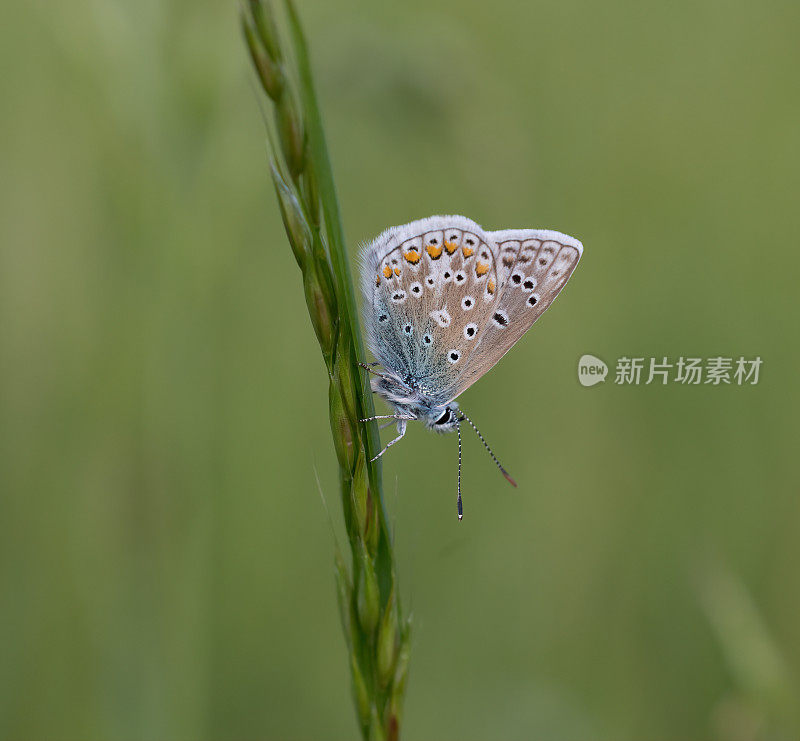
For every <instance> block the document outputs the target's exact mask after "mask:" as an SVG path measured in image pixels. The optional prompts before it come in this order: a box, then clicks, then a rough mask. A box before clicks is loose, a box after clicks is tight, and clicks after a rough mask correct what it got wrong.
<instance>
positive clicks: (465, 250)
mask: <svg viewBox="0 0 800 741" xmlns="http://www.w3.org/2000/svg"><path fill="white" fill-rule="evenodd" d="M461 252H463V253H464V257H472V255H473V253H474V252H475V250H473V249H472V247H462V248H461Z"/></svg>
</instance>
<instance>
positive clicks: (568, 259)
mask: <svg viewBox="0 0 800 741" xmlns="http://www.w3.org/2000/svg"><path fill="white" fill-rule="evenodd" d="M486 235H487V241H488V242H489V243H490V244H493V245H495V247H494V249H495V255H496V262H497V264H498V283H499V301H498V303H497V307H496V309H494V310H493V311H492V313H491V315H490V316H489V317H488V318H487V321H486V323H485V324H484V325H483V327H482V331H481V334H480V336H479V338H478V341H477V342H476V345H475V348H474V349H473V350H472V352H471V353H470V355H469V356H468V357H467V362H466V363H465V365H464V367H463V370H462V372H461V373H460V374H459V376H458V378H457V379H456V382H455V384H454V386H453V387H452V388H451V389H448V391H449V392H450V393H451V394H452V396H451V398H455V397H457V396H459V395H460V394H462V393H463V392H464V391H466V390H467V389H468V388H469V387H470V386H471V385H472V384H473V383H475V381H477V380H478V379H479V378H480V377H481V376H483V375H484V374H485V373H486V372H487V371H489V370H490V369H491V368H492V367H493V366H494V365H495V364H496V363H497V361H499V360H500V358H502V357H503V355H505V354H506V353H507V352H508V351H509V350H510V349H511V347H512V346H513V345H514V344H515V343H516V342H517V341H518V340H519V339H520V337H522V335H524V334H525V332H527V331H528V330H529V329H530V328H531V327H532V326H533V323H534V322H535V321H536V320H537V319H538V318H539V317H540V316H541V315H542V314H543V313H544V312H545V311H546V310H547V308H548V307H549V306H550V305H551V304H552V303H553V301H554V300H555V298H556V296H558V294H559V293H560V292H561V290H562V289H563V288H564V285H565V284H566V282H567V281H568V280H569V278H570V276H571V275H572V273H573V271H574V270H575V268H576V266H577V265H578V260H580V258H581V255H582V254H583V245H582V244H581V243H580V242H579V241H578V240H577V239H574V238H573V237H569V236H567V235H566V234H561V233H560V232H554V231H549V230H545V229H511V230H505V231H498V232H487V233H486Z"/></svg>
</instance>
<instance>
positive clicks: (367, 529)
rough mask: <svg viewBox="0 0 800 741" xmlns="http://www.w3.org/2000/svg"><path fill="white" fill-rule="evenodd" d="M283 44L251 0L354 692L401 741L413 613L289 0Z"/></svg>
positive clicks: (383, 729) (372, 732) (253, 54)
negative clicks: (339, 535)
mask: <svg viewBox="0 0 800 741" xmlns="http://www.w3.org/2000/svg"><path fill="white" fill-rule="evenodd" d="M285 5H286V11H287V20H288V28H289V35H288V38H289V40H290V43H289V51H290V53H289V54H285V53H284V49H283V46H282V39H281V37H280V34H279V32H278V24H277V23H276V18H275V13H274V7H273V6H272V4H271V3H270V2H268V0H249V2H247V3H246V5H245V6H244V7H243V8H242V11H241V23H242V30H243V33H244V39H245V42H246V45H247V48H248V51H249V53H250V58H251V60H252V63H253V66H254V68H255V70H256V74H257V76H258V80H259V82H260V84H261V88H262V89H263V91H264V93H265V95H266V97H267V100H268V101H269V103H270V105H271V107H272V111H273V113H274V125H273V127H272V129H273V130H270V128H269V126H268V133H269V140H270V146H271V152H272V162H271V168H270V170H271V174H272V179H273V183H274V185H275V193H276V196H277V199H278V204H279V207H280V211H281V216H282V218H283V224H284V227H285V230H286V235H287V238H288V240H289V245H290V247H291V249H292V252H293V253H294V256H295V259H296V260H297V264H298V266H299V268H300V271H301V274H302V280H303V291H304V294H305V299H306V305H307V307H308V313H309V316H310V318H311V324H312V326H313V328H314V333H315V334H316V337H317V341H318V342H319V345H320V349H321V351H322V357H323V359H324V361H325V366H326V369H327V372H328V378H329V386H328V398H329V410H330V422H331V431H332V434H333V444H334V449H335V451H336V457H337V460H338V464H339V481H340V487H341V501H342V511H343V515H344V523H345V527H346V530H347V537H348V541H349V544H350V559H349V564H348V562H347V559H345V558H344V557H343V556H342V554H341V553H339V552H338V551H337V552H336V554H335V576H336V586H337V594H338V598H339V607H340V612H341V619H342V626H343V629H344V634H345V640H346V643H347V648H348V652H349V658H350V673H351V678H352V688H353V700H354V703H355V707H356V713H357V717H358V723H359V726H360V728H361V733H362V737H363V738H364V739H370V740H372V739H376V740H377V739H386V741H396V739H398V738H399V733H400V718H401V713H402V705H403V697H404V694H405V688H406V679H407V671H408V658H409V649H410V622H409V620H408V619H406V618H404V617H403V614H402V611H401V608H400V601H399V597H398V589H397V584H396V581H397V577H396V569H395V557H394V549H393V544H392V539H391V534H390V532H389V527H388V524H387V517H386V510H385V507H384V500H383V492H382V488H381V474H380V465H379V463H377V462H376V463H371V462H370V459H371V458H372V457H373V456H374V455H375V454H376V453H377V452H378V450H379V445H380V440H379V436H378V430H377V425H376V424H375V422H368V423H363V422H360V421H359V420H360V419H364V418H367V417H371V416H373V414H374V409H373V403H372V393H371V390H370V386H369V379H368V377H367V374H366V372H365V371H364V370H363V369H362V368H361V367H359V365H358V363H359V361H361V360H364V359H365V354H364V347H363V343H362V335H361V331H360V327H359V319H358V307H357V305H356V298H355V290H354V288H353V280H352V274H351V271H350V261H349V257H348V253H347V247H346V244H345V239H344V230H343V228H342V222H341V217H340V212H339V202H338V198H337V195H336V188H335V184H334V179H333V172H332V170H331V165H330V158H329V156H328V150H327V145H326V142H325V134H324V129H323V125H322V117H321V115H320V111H319V106H318V104H317V99H316V95H315V92H314V84H313V78H312V73H311V65H310V60H309V52H308V45H307V42H306V38H305V36H304V33H303V29H302V26H301V24H300V20H299V18H298V15H297V11H296V9H295V7H294V4H293V3H292V2H291V0H285Z"/></svg>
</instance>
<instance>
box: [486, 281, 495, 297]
mask: <svg viewBox="0 0 800 741" xmlns="http://www.w3.org/2000/svg"><path fill="white" fill-rule="evenodd" d="M486 288H487V290H488V291H489V293H494V280H493V279H492V278H489V285H488V286H487V287H486Z"/></svg>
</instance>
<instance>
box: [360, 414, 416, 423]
mask: <svg viewBox="0 0 800 741" xmlns="http://www.w3.org/2000/svg"><path fill="white" fill-rule="evenodd" d="M373 419H411V418H410V417H401V416H400V415H399V414H376V415H375V416H374V417H366V418H365V419H359V420H358V421H359V422H372V420H373Z"/></svg>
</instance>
